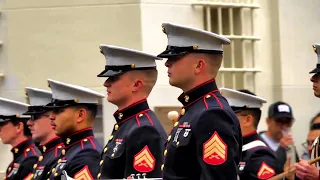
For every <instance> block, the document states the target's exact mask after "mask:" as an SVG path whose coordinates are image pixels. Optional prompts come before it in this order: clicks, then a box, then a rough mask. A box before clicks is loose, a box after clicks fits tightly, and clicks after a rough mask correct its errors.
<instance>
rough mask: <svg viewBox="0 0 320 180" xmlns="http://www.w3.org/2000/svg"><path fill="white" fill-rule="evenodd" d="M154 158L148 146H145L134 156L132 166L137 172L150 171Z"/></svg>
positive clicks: (152, 167) (154, 161) (153, 164)
mask: <svg viewBox="0 0 320 180" xmlns="http://www.w3.org/2000/svg"><path fill="white" fill-rule="evenodd" d="M155 163H156V160H155V158H154V157H153V155H152V154H151V152H150V150H149V148H148V146H145V147H144V148H143V149H142V150H141V151H140V152H139V153H137V154H136V155H135V156H134V161H133V167H134V169H135V170H137V171H139V172H143V173H146V172H150V171H152V170H153V169H154V166H155Z"/></svg>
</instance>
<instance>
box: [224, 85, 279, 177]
mask: <svg viewBox="0 0 320 180" xmlns="http://www.w3.org/2000/svg"><path fill="white" fill-rule="evenodd" d="M220 92H221V94H222V95H223V96H224V97H225V98H226V99H227V100H228V102H229V104H230V106H231V108H232V109H233V110H234V112H235V113H236V115H237V116H238V119H239V121H240V125H241V131H242V138H243V146H242V156H241V160H240V164H239V171H238V174H239V177H240V180H258V179H268V178H271V177H272V176H274V175H276V174H277V173H279V172H280V171H281V170H280V169H281V168H280V167H279V166H278V164H277V159H276V157H275V155H274V154H273V152H272V150H271V149H270V148H269V147H268V146H267V145H266V144H265V143H264V142H263V141H262V140H261V139H260V136H259V135H258V134H257V127H258V125H259V122H260V118H261V107H262V105H263V103H266V102H267V101H266V100H265V99H263V98H261V97H258V96H256V95H255V94H254V93H252V92H250V91H248V90H240V91H237V90H233V89H228V88H220Z"/></svg>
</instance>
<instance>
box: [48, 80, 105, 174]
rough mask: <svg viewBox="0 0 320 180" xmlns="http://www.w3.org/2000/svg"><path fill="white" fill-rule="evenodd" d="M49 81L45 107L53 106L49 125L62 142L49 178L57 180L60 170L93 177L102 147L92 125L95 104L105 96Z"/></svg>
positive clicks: (78, 87) (97, 169) (97, 167)
mask: <svg viewBox="0 0 320 180" xmlns="http://www.w3.org/2000/svg"><path fill="white" fill-rule="evenodd" d="M48 83H49V86H50V88H51V91H52V98H53V99H52V102H51V103H49V104H48V105H46V106H45V107H47V108H50V109H52V111H53V113H52V114H51V116H50V118H51V120H52V125H53V127H54V129H55V132H56V134H57V135H59V136H60V137H61V139H62V142H63V144H64V149H63V150H62V151H61V154H62V155H61V156H60V158H59V159H58V161H57V163H56V164H55V166H54V167H53V168H52V169H51V170H50V171H49V174H48V178H49V179H59V180H60V179H61V175H62V172H63V171H66V172H67V174H68V176H70V177H72V178H74V179H81V180H91V179H94V177H96V176H97V174H98V171H99V161H100V153H101V151H102V146H101V145H100V144H99V142H98V140H97V139H96V138H95V137H94V133H93V130H92V125H93V121H94V117H95V115H96V112H97V104H98V103H99V101H100V100H101V98H103V97H104V95H102V94H100V93H97V92H95V91H93V90H91V89H88V88H84V87H80V86H77V85H71V84H67V83H63V82H60V81H55V80H51V79H49V80H48ZM65 117H67V118H65ZM75 117H77V118H75ZM90 118H91V119H90ZM67 121H69V122H67ZM70 121H73V122H70ZM75 124H76V125H75ZM84 127H85V128H84Z"/></svg>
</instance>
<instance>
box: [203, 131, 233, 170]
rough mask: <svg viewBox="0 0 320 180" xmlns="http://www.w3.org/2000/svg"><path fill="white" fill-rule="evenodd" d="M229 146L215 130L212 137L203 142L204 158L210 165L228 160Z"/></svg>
mask: <svg viewBox="0 0 320 180" xmlns="http://www.w3.org/2000/svg"><path fill="white" fill-rule="evenodd" d="M227 150H228V146H227V145H226V143H224V142H223V140H222V139H221V138H220V136H219V134H218V133H217V132H216V131H215V132H214V133H213V135H212V136H211V137H210V139H209V140H208V141H207V142H205V143H204V144H203V154H202V159H203V161H204V162H206V163H207V164H210V165H220V164H222V163H224V162H225V161H226V160H227Z"/></svg>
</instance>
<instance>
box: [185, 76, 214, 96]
mask: <svg viewBox="0 0 320 180" xmlns="http://www.w3.org/2000/svg"><path fill="white" fill-rule="evenodd" d="M215 81H216V80H215V79H210V80H209V81H206V82H204V83H201V84H199V85H198V86H196V87H194V88H192V89H191V90H189V91H187V92H184V93H183V94H184V95H186V94H189V93H190V92H192V91H194V90H196V89H198V88H199V87H201V86H204V85H206V84H209V83H212V82H215Z"/></svg>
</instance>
